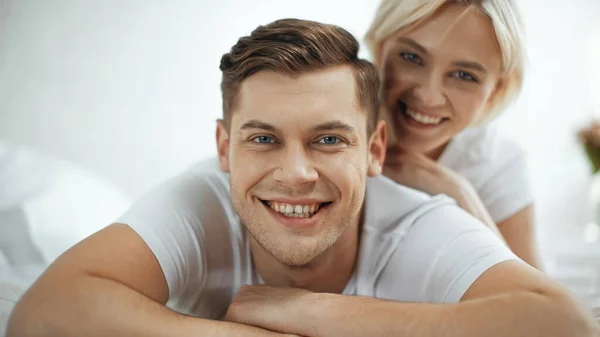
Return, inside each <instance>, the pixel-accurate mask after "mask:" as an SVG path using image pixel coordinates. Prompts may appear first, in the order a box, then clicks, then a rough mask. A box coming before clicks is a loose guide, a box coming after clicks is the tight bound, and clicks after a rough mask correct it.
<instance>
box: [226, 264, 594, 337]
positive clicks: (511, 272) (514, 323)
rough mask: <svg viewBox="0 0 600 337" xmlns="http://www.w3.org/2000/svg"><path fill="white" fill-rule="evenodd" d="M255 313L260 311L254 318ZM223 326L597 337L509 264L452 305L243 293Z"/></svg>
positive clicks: (523, 270) (580, 312)
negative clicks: (227, 323)
mask: <svg viewBox="0 0 600 337" xmlns="http://www.w3.org/2000/svg"><path fill="white" fill-rule="evenodd" d="M259 306H260V310H255V309H257V308H258V307H259ZM227 318H228V319H229V320H231V321H235V322H241V323H244V324H250V325H255V326H258V327H264V328H268V329H272V330H276V331H281V332H292V333H296V334H299V335H302V336H313V337H318V336H423V337H429V336H431V337H453V336H457V337H471V336H473V337H480V336H488V337H495V336H498V337H501V336H502V337H504V336H546V337H579V336H581V337H588V336H590V337H591V336H600V326H599V325H597V324H596V323H595V322H594V321H593V318H592V317H591V314H590V313H588V312H587V311H586V310H584V309H583V308H582V307H581V306H580V305H579V304H578V303H576V301H574V300H573V299H572V298H571V297H570V296H569V295H568V294H567V293H566V292H565V291H564V290H563V289H561V288H560V287H558V286H556V285H554V284H553V283H552V282H551V281H549V280H548V279H547V278H546V277H545V276H543V275H542V274H541V273H539V272H537V271H535V270H533V269H532V268H530V267H528V266H525V265H524V264H523V263H520V262H515V261H512V262H510V261H508V262H503V263H501V264H498V265H496V266H494V267H492V268H490V269H489V270H488V271H487V272H485V273H484V274H483V275H481V276H480V277H479V279H478V280H477V281H476V282H475V283H474V284H473V285H472V286H471V288H470V289H469V290H468V291H467V293H466V294H465V295H464V296H463V298H462V300H461V302H460V303H458V304H423V303H399V302H393V301H386V300H378V299H373V298H367V297H360V296H343V295H336V294H315V293H310V292H306V291H304V290H298V289H275V288H270V287H247V288H244V289H243V290H242V291H241V293H240V295H238V298H237V299H236V300H235V301H234V304H232V306H231V307H230V309H229V312H228V315H227Z"/></svg>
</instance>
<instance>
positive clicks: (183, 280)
mask: <svg viewBox="0 0 600 337" xmlns="http://www.w3.org/2000/svg"><path fill="white" fill-rule="evenodd" d="M117 222H118V223H124V224H127V225H129V226H130V227H131V228H133V229H134V230H135V231H136V232H137V233H138V234H139V235H140V236H141V237H142V238H143V240H144V241H145V242H146V244H147V245H148V246H149V247H150V249H151V250H152V252H153V253H154V255H155V256H156V258H157V260H158V262H159V264H160V266H161V268H162V270H163V272H164V275H165V278H166V280H167V283H168V287H169V302H168V306H169V307H170V308H172V309H174V310H176V311H179V312H181V313H184V314H188V315H194V316H198V317H204V318H211V319H219V318H222V317H223V315H224V314H225V312H226V310H227V308H228V306H229V304H230V303H231V301H232V298H233V296H234V295H235V294H236V293H237V292H238V290H239V288H240V286H242V285H244V284H251V285H252V284H262V283H263V280H262V279H261V277H260V275H259V274H258V273H257V271H256V269H255V267H254V264H253V261H252V255H251V252H250V245H249V234H248V233H247V231H246V230H245V229H244V227H243V225H242V224H240V220H239V218H238V216H237V215H236V212H235V210H234V208H233V205H232V203H231V200H230V195H229V176H228V175H227V174H225V173H223V172H222V171H220V169H219V166H218V162H217V160H216V159H210V160H207V161H204V162H201V163H199V164H197V165H196V166H194V167H192V168H191V169H189V170H187V171H185V172H184V173H182V174H180V175H179V176H177V177H175V178H173V179H170V180H168V181H167V182H165V183H163V184H162V185H160V186H159V187H157V188H156V189H155V190H153V191H151V192H150V193H148V194H147V195H146V196H145V197H143V198H142V199H140V200H139V201H138V202H136V203H134V205H133V206H132V207H131V209H129V210H128V211H127V212H126V213H125V214H124V215H123V216H122V217H121V218H120V219H118V221H117ZM361 235H362V236H361V246H360V248H359V249H360V250H359V258H358V261H357V265H356V268H355V272H354V274H353V276H352V278H351V279H350V281H349V282H348V284H347V285H346V288H345V289H344V291H343V294H346V295H363V296H371V297H377V298H383V299H390V300H395V301H404V302H430V303H455V302H458V301H459V300H460V299H461V297H462V296H463V294H464V293H465V292H466V291H467V290H468V288H469V287H470V286H471V284H472V283H473V282H474V281H475V280H476V279H477V278H478V277H479V276H480V275H481V274H482V273H483V272H485V271H486V270H487V269H489V268H490V267H492V266H494V265H495V264H497V263H500V262H503V261H506V260H512V259H515V260H516V259H517V257H516V256H515V255H514V254H513V253H511V252H510V250H509V249H508V248H506V247H505V246H504V245H503V243H502V242H501V241H500V240H499V239H498V238H497V237H496V236H494V234H493V233H492V232H491V231H490V230H489V229H488V228H486V227H485V226H484V225H483V224H481V223H480V222H479V221H478V220H476V219H475V218H474V217H472V216H471V215H469V214H468V213H466V212H465V211H463V210H462V209H460V208H459V207H458V206H456V204H455V203H454V201H453V200H452V199H450V198H448V197H446V196H444V195H439V196H434V197H430V196H428V195H426V194H424V193H421V192H418V191H416V190H413V189H409V188H407V187H404V186H401V185H398V184H396V183H395V182H393V181H392V180H390V179H388V178H386V177H383V176H379V177H376V178H368V180H367V187H366V196H365V205H364V222H363V226H362V234H361Z"/></svg>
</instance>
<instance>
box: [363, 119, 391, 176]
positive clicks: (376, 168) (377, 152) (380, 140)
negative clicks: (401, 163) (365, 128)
mask: <svg viewBox="0 0 600 337" xmlns="http://www.w3.org/2000/svg"><path fill="white" fill-rule="evenodd" d="M386 146H387V130H386V125H385V121H383V120H380V121H378V122H377V126H376V127H375V130H373V133H372V134H371V138H370V139H369V162H368V167H367V176H369V177H375V176H378V175H380V174H381V171H382V168H383V163H384V161H385V151H386Z"/></svg>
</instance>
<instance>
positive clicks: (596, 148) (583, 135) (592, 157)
mask: <svg viewBox="0 0 600 337" xmlns="http://www.w3.org/2000/svg"><path fill="white" fill-rule="evenodd" d="M579 138H580V139H581V141H582V142H583V147H584V149H585V152H586V154H587V157H588V160H589V161H590V163H591V164H592V170H593V173H594V174H595V173H597V172H598V171H600V121H593V122H592V123H591V124H590V125H589V126H587V127H585V128H583V129H581V130H580V131H579Z"/></svg>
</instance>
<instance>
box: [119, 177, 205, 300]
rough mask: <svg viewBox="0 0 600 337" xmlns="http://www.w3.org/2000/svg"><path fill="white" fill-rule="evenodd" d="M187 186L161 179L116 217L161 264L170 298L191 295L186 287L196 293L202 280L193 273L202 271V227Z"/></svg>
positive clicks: (203, 265)
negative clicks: (161, 181) (158, 183)
mask: <svg viewBox="0 0 600 337" xmlns="http://www.w3.org/2000/svg"><path fill="white" fill-rule="evenodd" d="M189 186H193V185H187V186H186V184H185V183H183V182H181V181H170V182H167V183H164V184H162V185H161V186H159V187H158V188H156V189H154V190H153V191H151V192H150V193H148V194H147V195H145V196H144V197H142V198H141V199H139V200H138V201H136V202H135V203H134V204H133V205H132V207H131V208H130V209H129V210H127V211H126V212H125V213H124V214H123V215H122V216H121V217H120V218H118V219H117V221H116V222H117V223H122V224H126V225H128V226H129V227H131V228H132V229H133V230H134V231H135V232H136V233H137V234H138V235H140V237H141V238H142V239H143V240H144V241H145V243H146V244H147V245H148V247H149V248H150V250H151V251H152V253H153V254H154V256H155V257H156V259H157V260H158V263H159V264H160V267H161V268H162V271H163V273H164V276H165V279H166V281H167V284H168V287H169V298H170V299H172V298H178V297H181V296H183V295H184V294H185V295H186V296H189V295H192V294H189V290H190V289H194V292H195V293H196V294H199V293H200V292H201V291H202V287H203V283H204V280H203V279H202V277H200V278H198V277H197V276H198V275H203V274H204V273H203V272H202V271H203V269H204V267H205V263H204V254H203V242H204V231H203V227H202V224H201V222H200V218H199V217H198V215H197V214H196V212H194V211H193V210H194V204H195V203H198V201H197V200H194V197H193V195H194V193H193V191H191V190H190V187H189ZM192 276H195V277H192ZM190 282H194V283H195V284H190Z"/></svg>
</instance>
